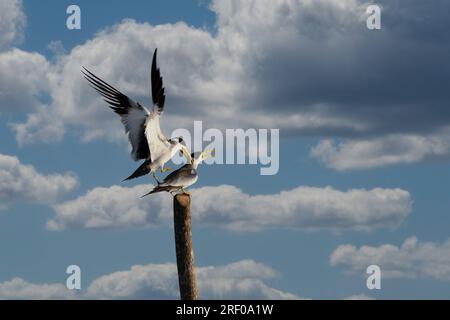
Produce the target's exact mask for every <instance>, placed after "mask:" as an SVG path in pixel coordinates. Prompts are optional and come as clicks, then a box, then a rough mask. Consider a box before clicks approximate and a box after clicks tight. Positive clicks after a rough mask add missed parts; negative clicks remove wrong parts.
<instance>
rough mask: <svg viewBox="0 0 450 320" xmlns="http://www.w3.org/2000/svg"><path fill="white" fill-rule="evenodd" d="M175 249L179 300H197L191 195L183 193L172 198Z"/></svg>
mask: <svg viewBox="0 0 450 320" xmlns="http://www.w3.org/2000/svg"><path fill="white" fill-rule="evenodd" d="M173 222H174V229H175V251H176V254H177V268H178V283H179V286H180V298H181V300H198V289H197V277H196V275H195V263H194V246H193V245H192V215H191V197H190V196H189V195H187V194H185V193H183V194H177V195H176V196H175V197H174V198H173Z"/></svg>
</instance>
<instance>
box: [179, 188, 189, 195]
mask: <svg viewBox="0 0 450 320" xmlns="http://www.w3.org/2000/svg"><path fill="white" fill-rule="evenodd" d="M181 191H183V193H184V194H187V195H188V196H190V195H191V193H190V192H189V191H186V190H184V189H181Z"/></svg>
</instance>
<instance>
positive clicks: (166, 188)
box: [141, 186, 173, 198]
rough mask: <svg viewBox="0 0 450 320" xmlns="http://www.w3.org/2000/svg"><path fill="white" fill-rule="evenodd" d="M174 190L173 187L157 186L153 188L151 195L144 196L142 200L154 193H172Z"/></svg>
mask: <svg viewBox="0 0 450 320" xmlns="http://www.w3.org/2000/svg"><path fill="white" fill-rule="evenodd" d="M172 189H173V187H171V186H156V187H154V188H153V190H152V191H150V192H149V193H146V194H144V195H143V196H142V197H141V198H143V197H145V196H148V195H151V194H153V193H158V192H163V191H168V192H170V190H172Z"/></svg>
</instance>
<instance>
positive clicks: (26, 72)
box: [0, 49, 49, 114]
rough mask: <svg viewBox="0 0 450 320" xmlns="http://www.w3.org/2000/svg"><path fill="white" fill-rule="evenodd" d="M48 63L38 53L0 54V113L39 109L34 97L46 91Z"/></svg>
mask: <svg viewBox="0 0 450 320" xmlns="http://www.w3.org/2000/svg"><path fill="white" fill-rule="evenodd" d="M48 71H49V63H48V61H47V60H46V58H45V57H44V56H42V55H41V54H39V53H32V52H27V51H23V50H20V49H11V50H8V51H5V52H0V105H1V109H0V114H1V113H5V112H9V113H12V112H16V113H19V112H28V111H34V110H37V109H39V107H40V106H41V105H42V103H41V102H40V101H39V99H38V97H39V96H40V95H42V94H43V93H45V92H47V91H48V90H49V82H48V80H49V79H48Z"/></svg>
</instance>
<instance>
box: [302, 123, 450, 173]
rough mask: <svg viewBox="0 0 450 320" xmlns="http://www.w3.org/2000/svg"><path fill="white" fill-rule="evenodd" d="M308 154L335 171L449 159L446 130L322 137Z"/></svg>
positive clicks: (448, 138) (447, 132)
mask: <svg viewBox="0 0 450 320" xmlns="http://www.w3.org/2000/svg"><path fill="white" fill-rule="evenodd" d="M310 154H311V156H313V157H314V158H316V159H318V160H320V161H321V162H322V163H324V164H325V165H326V166H327V167H329V168H333V169H336V170H353V169H368V168H375V167H382V166H387V165H395V164H404V163H417V162H420V161H424V160H431V159H438V158H445V159H448V158H450V129H448V128H447V129H445V130H441V131H440V132H439V133H437V134H428V135H417V134H415V135H412V134H409V135H407V134H394V135H388V136H381V137H378V138H373V139H370V140H346V141H344V142H340V143H336V142H334V141H332V140H322V141H321V142H320V143H319V144H318V145H316V146H315V147H314V148H312V149H311V153H310Z"/></svg>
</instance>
